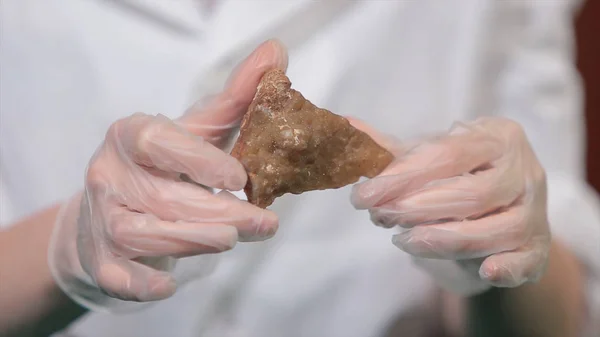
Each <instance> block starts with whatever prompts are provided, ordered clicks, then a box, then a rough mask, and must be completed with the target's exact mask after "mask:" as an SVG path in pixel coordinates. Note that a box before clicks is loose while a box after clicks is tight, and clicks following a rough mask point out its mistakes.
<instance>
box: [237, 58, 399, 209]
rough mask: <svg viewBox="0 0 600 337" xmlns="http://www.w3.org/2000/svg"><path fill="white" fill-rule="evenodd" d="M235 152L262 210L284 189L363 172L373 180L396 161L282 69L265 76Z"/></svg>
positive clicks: (340, 180) (336, 183)
mask: <svg viewBox="0 0 600 337" xmlns="http://www.w3.org/2000/svg"><path fill="white" fill-rule="evenodd" d="M231 154H232V156H234V157H235V158H237V159H238V160H239V161H240V162H241V163H242V165H243V166H244V167H245V168H246V171H247V172H248V184H247V185H246V187H245V188H244V191H245V193H246V195H247V197H248V201H249V202H250V203H252V204H255V205H257V206H259V207H263V208H265V207H267V206H269V205H271V204H272V203H273V200H274V199H275V198H277V197H279V196H281V195H283V194H285V193H293V194H300V193H303V192H306V191H311V190H323V189H330V188H339V187H342V186H345V185H348V184H351V183H354V182H356V181H358V179H360V177H361V176H365V177H370V178H372V177H374V176H376V175H377V174H379V173H380V172H381V171H382V170H383V169H384V168H385V167H386V166H387V165H388V164H389V163H390V162H391V161H392V160H393V155H392V154H391V153H390V152H388V151H387V150H385V149H384V148H382V147H381V146H379V145H378V144H377V143H375V141H374V140H373V139H371V137H369V136H368V135H367V134H366V133H364V132H361V131H359V130H357V129H356V128H354V127H352V126H351V125H350V123H349V122H348V120H347V119H345V118H343V117H341V116H338V115H335V114H333V113H331V112H329V111H327V110H325V109H320V108H318V107H316V106H315V105H313V104H312V103H311V102H309V101H308V100H306V99H305V98H304V97H303V96H302V94H300V93H299V92H298V91H296V90H294V89H291V82H290V80H289V79H288V78H287V77H286V75H285V74H284V73H283V72H282V71H281V70H272V71H269V72H267V73H266V74H265V75H264V76H263V78H262V80H261V82H260V84H259V86H258V90H257V93H256V96H255V97H254V100H253V101H252V103H251V105H250V107H249V108H248V112H247V113H246V115H245V117H244V119H243V121H242V125H241V127H240V136H239V138H238V139H237V141H236V143H235V145H234V147H233V150H232V152H231Z"/></svg>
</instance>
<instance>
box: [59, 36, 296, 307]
mask: <svg viewBox="0 0 600 337" xmlns="http://www.w3.org/2000/svg"><path fill="white" fill-rule="evenodd" d="M286 67H287V53H286V50H285V48H284V47H283V46H282V45H281V44H279V43H278V42H275V41H268V42H265V43H264V44H263V45H261V46H260V47H258V48H257V49H256V50H255V51H254V52H253V53H252V54H251V55H250V56H249V57H248V58H247V59H246V60H245V61H244V62H243V63H242V64H241V65H240V66H239V67H238V68H237V71H236V72H234V75H233V76H232V77H231V79H230V80H229V82H228V85H227V86H226V88H225V89H224V91H223V92H222V93H221V94H219V95H217V96H216V97H214V98H213V99H212V100H211V101H210V103H209V104H208V105H207V106H205V107H192V108H191V109H190V110H189V111H188V112H186V113H185V114H184V115H183V116H182V117H181V118H179V119H178V120H170V119H169V118H167V117H164V116H160V115H158V116H150V115H145V114H140V113H138V114H134V115H132V116H130V117H127V118H124V119H122V120H118V121H116V122H115V123H114V124H113V125H112V126H111V127H110V129H109V130H108V132H107V134H106V138H105V140H104V142H103V143H102V144H101V146H100V147H99V149H98V150H97V152H96V153H95V155H94V156H93V158H92V159H91V161H90V162H89V165H88V169H87V174H86V179H85V188H84V191H83V193H82V194H81V195H78V196H76V197H74V198H73V199H72V200H71V201H70V202H69V203H67V205H66V206H65V207H64V208H63V210H62V212H61V215H60V216H59V218H58V220H57V223H56V226H55V230H54V233H53V238H52V243H51V246H50V252H49V263H50V267H51V270H52V272H53V275H54V276H55V278H56V280H57V282H58V283H59V284H60V285H61V287H62V289H63V290H64V291H65V292H66V293H67V294H69V295H71V296H72V297H73V298H74V299H75V300H77V301H79V302H80V303H82V304H84V305H86V306H88V307H92V308H96V309H111V308H109V307H111V306H113V307H114V306H118V305H119V304H115V301H114V300H112V299H110V298H107V296H106V295H108V296H110V297H114V298H118V299H122V300H129V301H142V302H143V301H153V300H160V299H164V298H167V297H169V296H171V295H172V294H173V293H174V292H175V290H176V286H177V285H176V282H175V279H174V276H173V275H172V274H171V271H172V270H173V267H174V264H175V262H177V260H176V259H177V258H181V257H189V256H194V255H199V254H208V253H218V252H222V251H225V250H229V249H231V248H232V247H233V246H234V245H235V243H236V242H237V241H238V240H240V241H256V240H264V239H266V238H269V237H271V236H272V235H273V234H274V233H275V231H276V230H277V226H278V219H277V216H276V215H275V214H274V213H272V212H270V211H267V210H263V209H260V208H258V207H255V206H253V205H251V204H249V203H247V202H244V201H241V200H239V199H237V198H236V197H235V196H233V195H232V194H230V193H228V192H225V191H222V192H220V193H218V194H213V192H212V189H211V188H217V189H224V190H240V189H242V188H243V187H244V185H245V184H246V173H245V170H244V168H243V167H242V165H241V164H240V163H239V162H238V161H237V160H236V159H234V158H233V157H231V156H229V154H227V153H225V152H223V151H222V150H221V149H220V148H219V147H222V146H224V145H225V143H226V140H227V139H228V138H229V136H230V135H231V133H232V131H234V130H235V129H236V127H237V126H238V125H239V122H240V120H241V118H242V116H243V114H244V113H245V112H246V109H247V107H248V105H249V104H250V102H251V100H252V98H253V97H254V94H255V92H256V87H257V85H258V82H259V80H260V78H261V77H262V74H263V73H264V72H266V71H267V70H269V69H272V68H282V69H285V68H286ZM204 261H205V260H204ZM201 267H202V266H198V268H200V269H202V268H201ZM204 267H207V266H204ZM202 273H203V271H202V270H199V271H198V273H197V274H196V276H198V274H202ZM117 302H118V301H117ZM121 304H123V303H121Z"/></svg>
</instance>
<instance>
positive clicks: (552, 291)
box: [444, 241, 585, 337]
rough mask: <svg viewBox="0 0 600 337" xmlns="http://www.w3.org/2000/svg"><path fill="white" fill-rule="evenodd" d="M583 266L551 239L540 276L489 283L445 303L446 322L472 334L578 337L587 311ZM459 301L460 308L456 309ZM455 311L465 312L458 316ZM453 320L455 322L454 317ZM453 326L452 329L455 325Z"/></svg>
mask: <svg viewBox="0 0 600 337" xmlns="http://www.w3.org/2000/svg"><path fill="white" fill-rule="evenodd" d="M583 287H584V278H583V270H582V268H581V266H580V265H579V263H578V261H577V259H576V258H575V256H574V255H573V254H572V253H571V252H570V251H568V250H567V249H566V248H565V247H564V246H563V245H561V244H560V243H558V242H556V241H555V242H554V243H553V245H552V247H551V251H550V257H549V265H548V269H547V271H546V274H545V275H544V277H543V278H542V279H541V280H540V281H539V282H538V283H535V284H526V285H523V286H521V287H518V288H492V289H491V290H489V291H487V292H485V293H483V294H481V295H478V296H474V297H472V298H469V299H464V300H462V301H461V302H455V303H459V306H458V307H457V306H456V305H455V306H452V305H448V304H449V303H452V301H453V300H452V296H451V295H447V296H446V300H445V301H446V305H445V306H444V308H445V310H446V313H445V315H444V316H445V317H447V318H448V319H447V320H446V325H447V326H452V325H454V326H455V327H456V326H457V324H456V319H460V320H462V322H460V323H459V324H458V325H460V326H461V327H463V328H462V329H461V330H463V331H464V332H466V333H465V335H467V336H472V337H495V336H502V337H504V336H513V337H520V336H527V337H537V336H540V337H577V336H579V334H580V331H581V328H582V325H583V323H584V321H583V318H584V315H585V303H584V301H585V298H584V288H583ZM460 306H462V308H460ZM456 310H458V311H459V312H464V315H456ZM453 320H454V322H453ZM455 330H456V329H455Z"/></svg>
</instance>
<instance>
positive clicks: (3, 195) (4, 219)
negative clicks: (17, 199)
mask: <svg viewBox="0 0 600 337" xmlns="http://www.w3.org/2000/svg"><path fill="white" fill-rule="evenodd" d="M1 170H2V169H1V168H0V229H6V228H8V226H9V225H10V224H11V223H12V222H13V221H14V220H15V219H14V217H15V215H14V213H15V212H14V206H13V203H12V200H11V198H10V196H9V193H8V187H7V185H6V179H4V177H3V176H2V171H1Z"/></svg>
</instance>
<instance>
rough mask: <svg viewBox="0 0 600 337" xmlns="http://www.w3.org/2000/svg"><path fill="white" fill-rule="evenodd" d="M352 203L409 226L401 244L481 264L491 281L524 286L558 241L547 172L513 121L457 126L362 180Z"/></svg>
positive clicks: (421, 253) (379, 219)
mask: <svg viewBox="0 0 600 337" xmlns="http://www.w3.org/2000/svg"><path fill="white" fill-rule="evenodd" d="M353 124H355V126H357V127H359V128H361V129H363V130H365V131H366V132H368V133H371V134H372V135H373V131H372V130H370V129H369V128H368V127H367V128H365V127H364V126H362V125H361V123H360V122H357V121H353ZM374 138H375V139H376V140H377V139H378V138H379V139H381V138H380V137H379V136H377V135H374ZM382 145H384V146H387V147H389V144H382ZM398 148H399V147H398ZM352 203H353V205H354V206H355V207H356V208H357V209H368V210H369V212H370V214H371V219H372V220H373V222H374V223H375V224H377V225H379V226H383V227H393V226H396V225H398V226H400V227H402V228H404V230H403V231H402V232H401V233H399V234H396V235H395V236H394V237H393V243H394V244H395V245H396V246H398V247H399V248H400V249H402V250H404V251H405V252H407V253H409V254H412V255H414V256H416V257H420V258H428V259H445V260H459V261H460V262H461V263H464V262H465V261H467V262H468V261H471V262H472V261H475V262H477V263H480V264H481V265H480V267H479V272H478V275H479V277H480V278H481V279H482V280H483V281H485V282H487V283H489V284H491V285H494V286H500V287H516V286H519V285H521V284H523V283H525V282H528V281H536V280H537V279H539V278H540V276H541V275H542V274H543V272H544V270H545V266H546V262H547V258H548V251H549V248H550V242H551V235H550V229H549V225H548V219H547V214H546V178H545V172H544V169H543V168H542V166H541V165H540V163H539V161H538V160H537V158H536V156H535V154H534V152H533V150H532V148H531V146H530V144H529V142H528V140H527V137H526V135H525V133H524V131H523V129H522V128H521V127H520V125H519V124H517V123H516V122H513V121H511V120H507V119H504V118H495V117H494V118H491V117H486V118H481V119H478V120H476V121H475V122H472V123H457V124H455V125H454V126H453V127H452V128H451V130H450V131H449V132H448V133H447V134H446V135H443V136H440V137H436V138H432V139H428V140H426V141H424V142H421V143H418V144H417V145H416V146H414V147H412V148H411V149H409V150H406V151H404V153H399V154H398V155H397V160H396V161H395V162H394V163H392V164H391V165H390V166H389V167H388V168H387V169H386V170H385V171H384V172H383V173H382V174H381V175H380V176H378V177H376V178H374V179H371V180H368V181H365V182H363V183H360V184H357V185H355V186H354V188H353V191H352Z"/></svg>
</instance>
